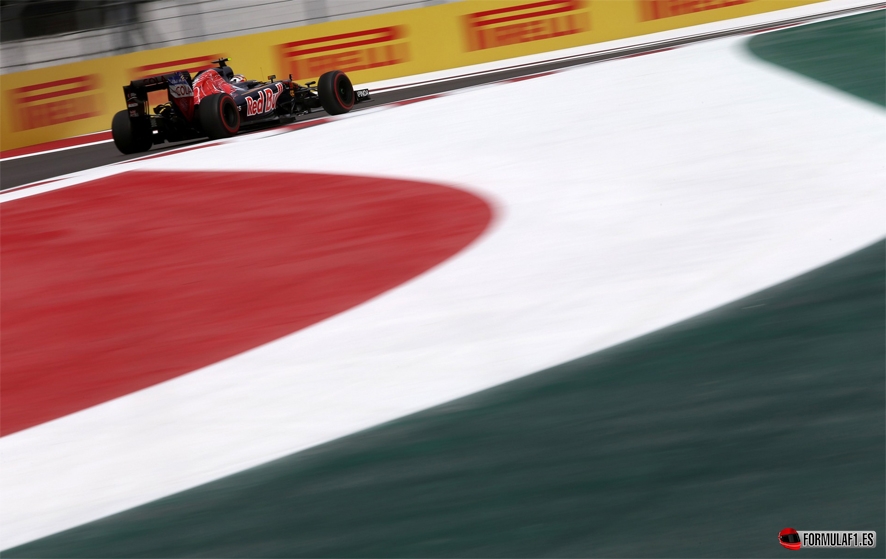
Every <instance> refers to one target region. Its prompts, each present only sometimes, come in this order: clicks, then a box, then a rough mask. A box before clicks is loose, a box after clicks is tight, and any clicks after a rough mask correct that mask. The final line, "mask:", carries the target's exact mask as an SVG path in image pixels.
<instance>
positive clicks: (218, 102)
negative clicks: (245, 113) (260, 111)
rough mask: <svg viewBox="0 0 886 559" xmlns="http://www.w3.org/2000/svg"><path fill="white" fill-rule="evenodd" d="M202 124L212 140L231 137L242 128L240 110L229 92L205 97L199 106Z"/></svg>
mask: <svg viewBox="0 0 886 559" xmlns="http://www.w3.org/2000/svg"><path fill="white" fill-rule="evenodd" d="M198 112H199V118H200V126H201V127H203V131H204V132H206V135H207V136H209V138H210V139H212V140H218V139H219V138H230V137H231V136H233V135H234V134H236V133H237V132H238V131H239V130H240V111H238V110H237V103H235V102H234V98H233V97H231V96H230V95H228V94H227V93H216V94H214V95H210V96H209V97H205V98H204V99H203V100H202V101H200V105H199V107H198Z"/></svg>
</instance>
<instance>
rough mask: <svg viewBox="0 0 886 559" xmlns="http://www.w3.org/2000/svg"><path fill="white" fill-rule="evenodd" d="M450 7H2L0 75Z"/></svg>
mask: <svg viewBox="0 0 886 559" xmlns="http://www.w3.org/2000/svg"><path fill="white" fill-rule="evenodd" d="M452 1H454V0H132V1H118V0H107V1H95V0H80V1H78V0H4V1H3V2H0V72H2V73H3V74H7V73H11V72H21V71H23V70H32V69H35V68H45V67H47V66H53V65H56V64H63V63H67V62H78V61H81V60H89V59H92V58H99V57H102V56H110V55H114V54H126V53H130V52H135V51H139V50H145V49H153V48H160V47H170V46H177V45H184V44H187V43H195V42H199V41H206V40H210V39H223V38H227V37H233V36H236V35H242V34H245V33H259V32H262V31H274V30H278V29H286V28H289V27H297V26H301V25H310V24H314V23H324V22H328V21H335V20H338V19H346V18H350V17H358V16H366V15H372V14H380V13H385V12H392V11H397V10H405V9H411V8H419V7H423V6H433V5H437V4H445V3H447V2H452Z"/></svg>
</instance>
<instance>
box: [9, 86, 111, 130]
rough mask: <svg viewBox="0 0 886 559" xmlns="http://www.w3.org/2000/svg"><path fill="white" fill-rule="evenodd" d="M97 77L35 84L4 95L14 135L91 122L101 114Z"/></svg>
mask: <svg viewBox="0 0 886 559" xmlns="http://www.w3.org/2000/svg"><path fill="white" fill-rule="evenodd" d="M100 85H101V84H100V78H99V76H98V75H96V74H89V75H86V76H77V77H74V78H66V79H61V80H53V81H51V82H45V83H35V84H33V85H26V86H24V87H19V88H16V89H12V90H9V92H8V93H7V95H8V97H9V101H10V105H11V106H12V107H14V111H13V112H14V114H15V119H14V122H15V125H14V128H15V130H16V131H17V132H21V131H24V130H33V129H34V128H43V127H44V126H52V125H54V124H62V123H64V122H70V121H73V120H81V119H84V118H91V117H94V116H98V115H100V114H101V103H100V99H99V97H98V94H97V92H98V89H99V86H100Z"/></svg>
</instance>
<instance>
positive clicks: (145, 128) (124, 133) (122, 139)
mask: <svg viewBox="0 0 886 559" xmlns="http://www.w3.org/2000/svg"><path fill="white" fill-rule="evenodd" d="M111 136H112V137H113V138H114V145H115V146H117V149H119V150H120V153H126V154H130V153H139V152H142V151H148V150H149V149H151V145H153V143H154V133H153V132H152V131H151V121H150V120H148V119H147V118H129V111H120V112H118V113H117V114H115V115H114V119H113V120H112V121H111Z"/></svg>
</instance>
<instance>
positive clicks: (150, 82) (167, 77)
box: [123, 70, 191, 118]
mask: <svg viewBox="0 0 886 559" xmlns="http://www.w3.org/2000/svg"><path fill="white" fill-rule="evenodd" d="M182 80H185V81H186V82H187V83H188V85H189V86H190V84H191V74H190V73H189V72H186V71H184V70H182V71H180V72H173V73H171V74H164V75H162V76H152V77H150V78H144V79H141V80H132V81H131V82H129V85H124V86H123V95H124V97H126V108H127V109H129V117H130V118H136V117H143V116H147V115H148V114H150V108H149V107H148V93H150V92H152V91H161V90H164V89H168V88H169V84H170V82H172V83H180V82H181V81H182Z"/></svg>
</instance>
